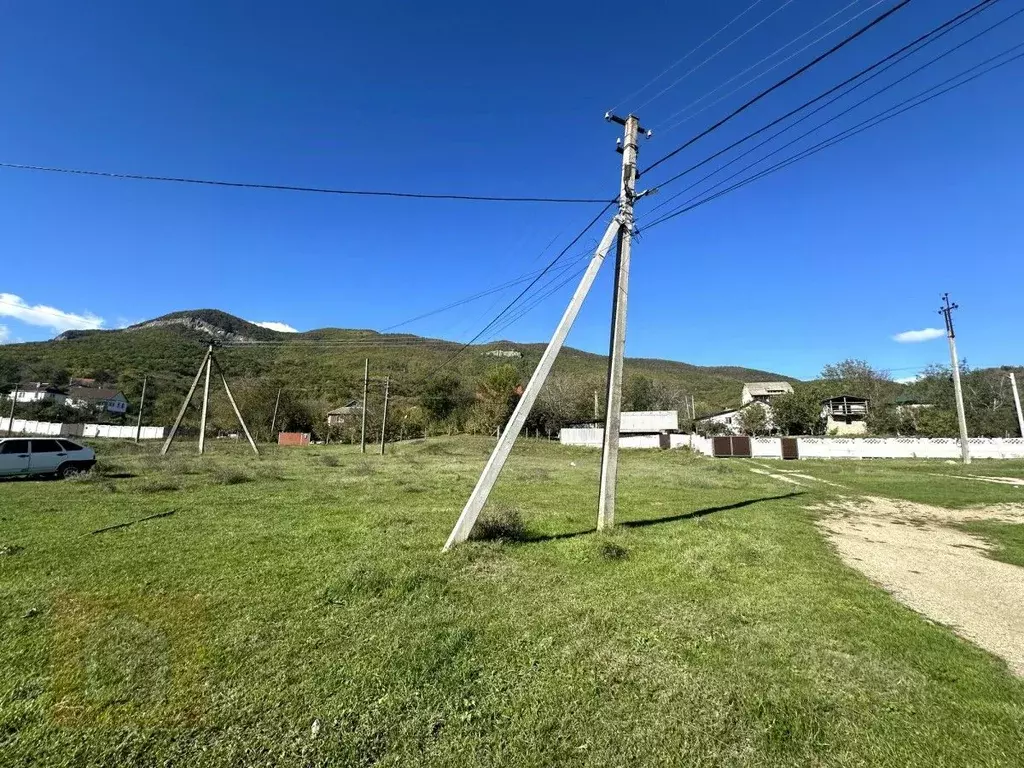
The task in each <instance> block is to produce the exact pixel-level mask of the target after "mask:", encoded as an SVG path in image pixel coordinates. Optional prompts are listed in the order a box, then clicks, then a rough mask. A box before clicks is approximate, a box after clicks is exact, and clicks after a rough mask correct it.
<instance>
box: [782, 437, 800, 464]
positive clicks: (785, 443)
mask: <svg viewBox="0 0 1024 768" xmlns="http://www.w3.org/2000/svg"><path fill="white" fill-rule="evenodd" d="M782 458H784V459H789V460H794V459H799V458H800V448H799V447H798V445H797V442H796V438H795V437H784V438H782Z"/></svg>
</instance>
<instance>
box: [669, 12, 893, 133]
mask: <svg viewBox="0 0 1024 768" xmlns="http://www.w3.org/2000/svg"><path fill="white" fill-rule="evenodd" d="M885 1H886V0H875V2H874V3H872V4H871V5H869V6H868V7H867V8H864V9H862V10H860V11H858V12H857V13H855V14H854V15H853V16H851V17H850V18H848V19H847V20H846V21H844V22H843V23H842V24H837V25H836V26H834V27H832V29H830V30H829V31H828V32H826V33H825V34H823V35H821V36H819V37H816V38H815V39H814V40H812V41H811V42H809V43H808V44H807V45H805V46H804V47H803V48H800V49H798V50H796V51H793V53H791V54H789V55H788V56H787V57H786V58H784V59H780V60H779V61H777V62H775V63H774V64H772V65H771V66H770V67H768V68H767V69H765V70H763V71H762V72H761V73H759V74H757V75H755V76H754V77H752V78H750V79H749V80H747V81H746V82H745V83H742V84H741V85H738V86H736V87H735V88H733V89H732V90H731V91H729V92H728V93H727V94H725V95H724V96H720V97H719V98H717V99H715V100H714V101H712V102H711V103H710V104H707V105H705V106H703V107H701V108H700V109H698V110H697V111H696V112H694V113H693V114H691V115H687V116H686V117H684V118H683V119H682V120H679V121H678V122H676V123H673V124H672V125H670V126H668V127H667V128H661V129H660V130H659V131H658V133H659V134H660V135H662V136H664V135H665V134H666V133H668V132H669V131H674V130H675V129H676V128H678V127H679V126H681V125H683V124H684V123H687V122H689V121H690V120H693V118H695V117H697V115H700V114H703V113H704V112H707V111H708V110H709V109H711V108H712V107H713V106H715V105H716V104H721V103H722V102H723V101H725V100H726V99H728V98H729V97H730V96H732V95H733V94H735V93H738V92H739V91H742V90H743V89H744V88H746V87H747V86H748V85H750V84H751V83H755V82H757V81H758V80H760V79H761V78H762V77H764V76H765V75H767V74H768V73H769V72H771V71H772V70H774V69H777V68H779V67H781V66H782V65H783V64H785V63H786V62H787V61H792V60H793V59H795V58H796V57H797V56H799V55H800V54H801V53H803V52H804V51H806V50H807V49H809V48H813V47H814V46H816V45H817V44H818V43H820V42H821V41H822V40H825V39H827V38H829V37H831V36H832V35H834V34H835V33H836V32H838V31H839V30H841V29H842V28H843V27H845V26H847V25H849V24H852V23H853V22H854V21H856V20H857V19H858V18H860V17H861V16H863V15H864V14H865V13H867V12H868V11H870V10H871V9H872V8H877V7H878V6H879V5H881V4H882V3H884V2H885ZM858 2H860V0H854V1H853V2H852V3H850V5H847V6H844V7H843V8H841V9H840V10H838V11H836V12H835V13H833V14H832V15H831V16H829V17H828V18H827V19H825V20H824V21H822V22H819V23H818V24H817V25H816V26H814V27H811V29H809V30H807V31H806V32H804V33H803V34H802V35H800V36H799V37H796V38H794V39H793V40H790V41H789V42H788V43H786V44H785V45H784V46H782V47H781V48H779V49H778V50H777V51H775V52H774V53H771V54H769V55H768V56H765V57H764V58H763V59H761V60H760V61H758V62H757V63H756V64H751V65H750V66H749V67H747V68H746V69H744V70H743V71H742V72H739V73H737V74H735V75H733V76H732V77H731V78H729V79H728V80H726V81H725V82H724V83H722V84H721V85H719V86H718V87H717V88H715V89H714V90H711V91H709V92H708V93H706V94H704V95H703V96H701V97H700V98H699V99H697V100H696V101H692V102H690V103H689V104H688V105H686V106H685V107H683V108H682V109H679V110H676V111H675V112H673V113H672V114H671V115H669V116H668V117H666V118H665V120H664V122H668V121H669V120H672V119H673V118H675V117H678V116H679V115H681V114H683V113H684V112H688V111H689V110H690V109H691V108H692V107H695V106H696V105H697V104H700V102H702V101H704V99H706V98H708V97H709V96H711V95H713V94H715V93H717V92H718V91H720V90H722V88H724V87H725V86H727V85H728V84H729V83H731V82H733V81H734V80H737V79H739V78H740V77H743V75H745V74H747V72H749V71H750V70H752V69H754V68H756V67H758V66H760V65H761V64H764V63H765V62H766V61H768V60H769V59H771V58H773V57H775V56H776V55H778V54H779V53H781V52H782V51H784V50H786V49H787V48H788V47H789V46H791V45H792V44H793V43H795V42H796V41H797V40H800V39H801V38H803V37H806V36H807V35H809V34H810V33H811V32H813V31H814V30H816V29H817V28H818V27H820V26H822V25H824V24H826V23H828V22H829V21H831V20H832V19H834V18H835V17H836V16H838V15H839V14H840V13H842V12H843V11H845V10H846V9H847V8H849V7H850V6H851V5H856V4H857V3H858Z"/></svg>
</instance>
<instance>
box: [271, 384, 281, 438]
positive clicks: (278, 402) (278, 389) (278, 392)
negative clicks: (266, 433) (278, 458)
mask: <svg viewBox="0 0 1024 768" xmlns="http://www.w3.org/2000/svg"><path fill="white" fill-rule="evenodd" d="M279 405H281V388H280V387H278V388H277V400H275V401H274V418H272V419H271V420H270V442H272V443H275V442H277V441H276V440H275V439H274V427H276V426H277V407H278V406H279Z"/></svg>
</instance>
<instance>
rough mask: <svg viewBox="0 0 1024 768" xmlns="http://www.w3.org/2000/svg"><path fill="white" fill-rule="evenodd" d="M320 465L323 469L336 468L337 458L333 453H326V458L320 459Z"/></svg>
mask: <svg viewBox="0 0 1024 768" xmlns="http://www.w3.org/2000/svg"><path fill="white" fill-rule="evenodd" d="M320 463H321V464H323V465H324V466H325V467H336V466H338V457H337V456H335V455H334V454H333V453H328V454H327V455H326V456H321V457H320Z"/></svg>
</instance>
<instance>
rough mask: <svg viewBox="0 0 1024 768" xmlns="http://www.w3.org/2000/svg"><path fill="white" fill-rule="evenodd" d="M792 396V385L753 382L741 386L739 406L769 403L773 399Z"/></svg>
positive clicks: (786, 382)
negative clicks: (780, 396)
mask: <svg viewBox="0 0 1024 768" xmlns="http://www.w3.org/2000/svg"><path fill="white" fill-rule="evenodd" d="M791 394H793V385H792V384H790V383H789V382H788V381H753V382H750V383H749V384H744V385H743V392H742V393H740V404H741V405H746V404H747V403H771V401H772V398H773V397H778V396H779V395H791Z"/></svg>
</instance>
